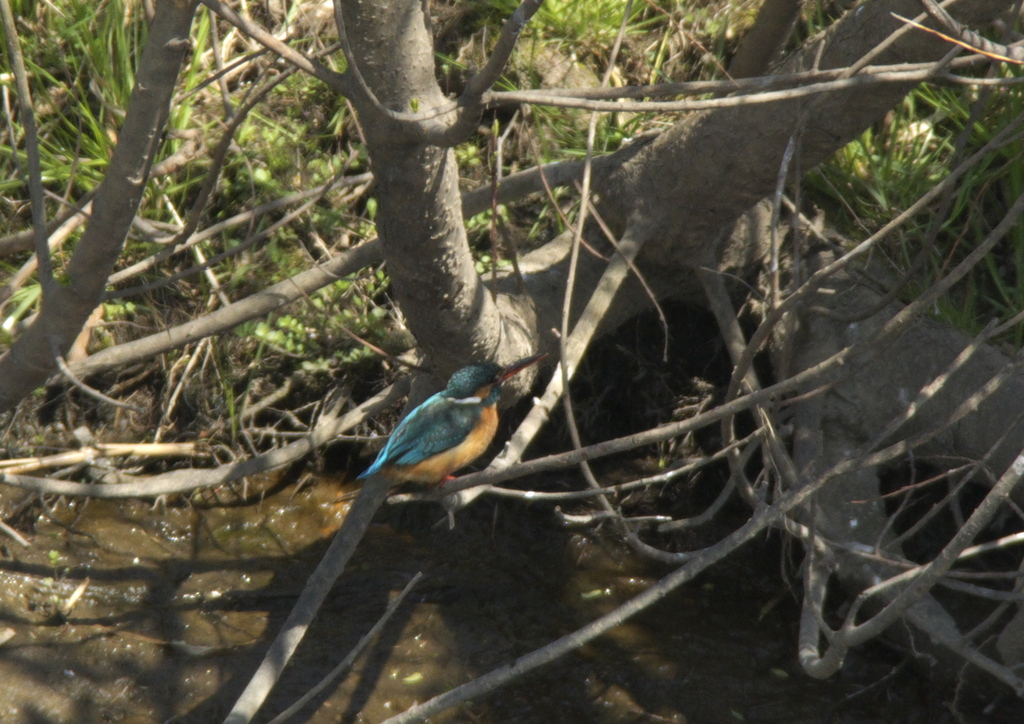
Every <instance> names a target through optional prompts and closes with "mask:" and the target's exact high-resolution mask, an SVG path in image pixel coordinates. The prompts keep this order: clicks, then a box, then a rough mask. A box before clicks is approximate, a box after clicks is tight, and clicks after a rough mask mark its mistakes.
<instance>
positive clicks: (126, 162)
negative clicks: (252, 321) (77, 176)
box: [0, 0, 196, 411]
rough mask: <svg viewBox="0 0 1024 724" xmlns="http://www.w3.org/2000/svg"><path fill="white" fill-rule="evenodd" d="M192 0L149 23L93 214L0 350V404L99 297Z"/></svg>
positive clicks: (156, 130) (48, 359)
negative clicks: (35, 310)
mask: <svg viewBox="0 0 1024 724" xmlns="http://www.w3.org/2000/svg"><path fill="white" fill-rule="evenodd" d="M195 6H196V3H195V2H194V0H162V2H160V3H158V5H157V9H156V16H155V17H154V19H153V22H152V23H151V25H150V34H149V38H148V40H147V42H146V49H145V51H144V52H143V55H142V60H141V62H140V64H139V71H138V74H137V76H136V80H135V87H134V88H133V89H132V95H131V99H130V101H129V106H128V112H127V115H126V116H125V120H124V124H123V125H122V126H121V130H120V133H119V134H118V143H117V148H116V149H115V151H114V155H113V157H112V158H111V160H110V167H109V169H108V171H107V175H106V178H105V179H104V181H103V184H102V185H101V186H100V188H99V190H98V191H97V193H96V198H95V200H94V202H93V214H92V218H91V219H90V220H89V223H88V226H87V227H86V230H85V233H84V234H83V236H82V238H81V239H80V240H79V242H78V244H77V245H76V246H75V252H74V254H73V255H72V257H71V260H70V262H69V263H68V266H67V269H66V272H65V278H63V279H58V282H59V283H58V284H57V285H56V288H55V289H54V290H53V293H52V294H46V295H44V297H43V300H42V305H41V309H40V312H39V315H38V316H37V317H36V319H35V321H34V322H33V323H32V324H31V325H30V326H29V328H28V329H27V330H25V332H24V333H23V334H22V335H21V336H20V337H18V339H17V340H16V341H15V343H14V345H13V346H12V347H11V349H10V350H9V351H8V352H7V353H6V354H4V355H3V356H2V357H0V380H2V383H0V411H2V410H6V409H9V408H11V407H13V406H14V405H15V404H17V403H18V401H20V400H21V399H22V398H23V397H25V396H26V395H27V394H29V393H30V392H31V391H32V390H34V389H35V388H37V387H39V386H40V385H42V384H43V383H44V382H45V381H46V379H47V377H49V376H50V374H52V373H53V371H54V370H55V369H56V368H57V364H56V362H55V357H56V356H57V355H61V356H63V355H65V354H66V353H67V351H68V350H69V349H70V348H71V345H72V344H73V343H74V341H75V338H76V337H77V336H78V334H79V332H81V331H82V327H83V326H84V325H85V323H86V321H87V320H88V319H89V315H91V314H92V312H93V310H94V309H95V308H96V305H98V304H99V303H100V300H101V298H102V295H103V292H104V289H105V287H106V284H107V278H108V277H109V276H110V272H111V270H113V268H114V263H115V262H116V261H117V258H118V256H119V255H120V253H121V249H122V247H123V246H124V240H125V237H126V235H127V234H128V230H129V228H130V227H131V223H132V220H133V219H134V218H135V212H136V211H137V210H138V208H139V202H140V201H141V199H142V194H143V191H144V190H145V186H146V180H147V178H148V177H149V170H150V167H151V166H152V164H153V158H154V156H155V155H156V152H157V149H158V148H159V144H160V137H161V135H162V134H163V131H164V127H165V125H166V124H167V116H168V113H169V112H170V104H171V97H172V94H173V92H174V88H175V84H176V83H177V80H178V71H179V69H180V67H181V62H182V59H183V58H184V57H185V53H186V52H188V49H189V40H188V38H189V31H190V29H191V27H192V16H193V15H194V13H195Z"/></svg>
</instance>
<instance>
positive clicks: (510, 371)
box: [498, 352, 548, 384]
mask: <svg viewBox="0 0 1024 724" xmlns="http://www.w3.org/2000/svg"><path fill="white" fill-rule="evenodd" d="M547 356H548V353H547V352H542V353H541V354H535V355H533V356H532V357H524V358H523V359H521V360H519V361H517V362H513V363H512V364H510V365H509V366H507V367H505V368H504V369H502V370H501V372H499V373H498V384H501V383H502V382H504V381H505V380H507V379H508V378H509V377H511V376H512V375H514V374H516V373H517V372H521V371H523V370H524V369H526V368H527V367H529V366H530V365H532V364H533V363H534V362H540V361H541V360H542V359H544V358H545V357H547Z"/></svg>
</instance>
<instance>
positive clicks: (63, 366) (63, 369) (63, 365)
mask: <svg viewBox="0 0 1024 724" xmlns="http://www.w3.org/2000/svg"><path fill="white" fill-rule="evenodd" d="M53 359H54V360H55V361H56V362H57V369H59V370H60V373H61V374H62V375H64V377H65V379H67V381H68V382H70V383H71V384H72V385H74V386H75V387H77V388H78V389H79V390H81V391H82V392H84V393H85V394H87V395H88V396H89V397H91V398H93V399H95V400H99V401H100V402H106V403H107V404H108V405H113V406H114V407H120V408H122V409H125V410H131V411H132V412H134V413H136V414H139V415H141V414H143V412H144V410H142V409H141V408H138V407H136V406H135V405H130V404H128V403H127V402H121V401H120V400H115V399H114V398H112V397H107V396H106V395H104V394H103V393H102V392H100V391H99V390H97V389H93V388H92V387H89V385H87V384H85V383H84V382H82V381H81V380H80V379H78V378H77V377H75V375H74V374H73V373H72V372H71V370H70V369H68V364H67V362H65V361H64V358H63V357H62V356H61V355H59V354H58V355H54V358H53Z"/></svg>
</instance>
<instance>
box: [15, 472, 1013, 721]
mask: <svg viewBox="0 0 1024 724" xmlns="http://www.w3.org/2000/svg"><path fill="white" fill-rule="evenodd" d="M262 485H263V488H262V489H260V486H258V485H253V486H251V487H250V488H249V489H248V490H247V491H243V490H242V489H241V488H240V487H239V488H238V489H237V490H236V491H235V492H234V493H232V492H221V493H220V494H219V496H215V495H213V494H210V493H207V494H204V495H198V496H195V497H194V498H193V499H192V500H190V501H187V502H184V501H181V502H178V503H176V504H171V505H168V506H157V507H155V508H152V507H150V506H149V505H147V504H143V503H134V502H129V503H108V502H100V501H92V502H88V503H86V502H83V501H74V502H72V501H63V502H60V503H58V504H57V505H55V506H54V507H53V509H52V510H51V511H49V512H48V513H46V514H43V515H40V516H39V517H38V518H37V519H36V520H35V521H34V524H33V527H34V530H33V531H32V533H31V534H30V535H29V540H30V542H31V544H32V545H31V548H28V549H25V548H21V547H19V546H17V545H15V544H14V543H13V542H9V541H8V542H6V543H5V544H4V549H3V553H4V556H3V559H2V560H0V617H2V619H3V622H4V625H5V626H7V627H9V628H10V629H11V630H12V631H13V637H12V638H11V639H10V640H9V641H8V642H7V643H6V645H4V646H3V648H0V677H2V680H3V681H4V686H3V687H2V689H0V721H3V722H5V723H7V722H10V723H11V724H20V723H21V722H25V723H26V724H29V723H35V722H51V723H53V724H57V723H60V724H63V723H65V722H67V723H69V724H70V723H71V722H107V721H111V722H125V723H131V724H150V723H156V722H168V721H174V722H196V723H198V722H214V721H218V720H219V718H220V717H222V716H223V715H224V714H225V713H226V712H227V710H228V709H229V708H230V706H231V704H232V703H233V701H234V697H235V696H236V695H237V694H238V692H239V691H240V690H241V688H242V687H243V686H244V685H245V683H246V681H247V679H248V677H249V676H250V675H251V673H252V671H253V670H254V669H255V667H256V665H257V663H258V661H259V658H260V656H262V653H263V650H264V647H265V646H266V645H267V643H268V640H269V638H270V637H271V636H272V635H273V634H274V632H275V631H276V629H277V627H278V626H279V625H280V623H281V622H282V621H283V620H284V617H285V616H286V615H287V613H288V611H289V609H290V607H291V605H292V603H293V602H294V600H295V597H296V596H297V594H298V592H299V591H300V590H301V587H302V585H303V583H304V581H305V577H306V575H308V573H309V572H310V571H311V570H312V569H313V567H314V566H315V564H316V561H317V560H318V558H319V555H320V554H321V553H322V552H323V550H324V548H325V547H326V545H327V543H328V541H329V539H330V536H331V534H332V533H333V532H334V531H335V530H336V529H337V526H338V525H339V522H340V519H341V515H342V513H343V509H344V503H339V502H338V501H337V498H338V497H339V495H340V494H341V493H342V492H344V491H345V488H343V487H342V486H340V485H339V484H338V483H337V482H336V481H332V480H329V479H320V480H316V481H307V483H306V484H305V485H303V486H301V488H300V486H299V485H298V484H295V483H290V482H288V481H278V482H276V483H272V482H270V481H264V483H263V484H262ZM243 493H244V494H245V496H246V497H245V499H244V500H243V499H242V495H243ZM780 555H781V554H780V551H779V550H778V547H777V545H776V544H775V543H774V542H772V541H760V542H759V545H758V546H757V547H749V548H748V550H746V551H744V552H743V553H742V554H741V555H740V556H737V557H735V558H734V559H732V560H731V561H729V562H727V563H726V564H725V565H723V566H720V567H716V569H715V570H714V571H713V572H712V573H710V574H708V575H706V576H705V577H703V578H701V579H700V580H699V581H698V582H697V584H696V585H693V586H690V587H686V588H684V589H683V590H681V591H679V592H678V593H677V594H676V595H674V596H673V597H672V598H671V599H669V600H667V601H665V602H663V603H662V604H661V605H660V606H658V607H657V608H655V609H654V610H652V611H650V612H648V613H646V614H645V615H643V616H642V617H640V618H638V619H636V620H634V621H633V622H631V623H629V624H627V625H625V626H622V627H620V628H618V629H616V630H615V631H614V632H613V634H612V635H610V636H607V637H604V638H602V639H599V640H598V641H597V642H596V643H595V644H593V645H591V646H588V647H587V648H585V649H584V650H583V651H581V652H580V653H579V654H577V655H575V656H572V657H570V658H568V659H566V660H564V661H562V662H560V663H558V664H555V665H553V666H550V667H548V668H546V669H543V670H541V671H540V672H538V673H536V674H534V675H533V676H531V677H529V678H528V679H526V680H525V681H523V682H521V683H519V684H517V685H515V686H512V687H509V688H507V689H505V690H503V691H501V692H499V693H498V694H496V695H494V696H492V697H490V698H489V699H487V700H485V701H480V702H476V703H473V704H471V705H467V706H464V707H462V708H460V709H458V710H455V711H453V712H449V713H448V714H447V715H446V716H444V717H441V718H439V719H438V721H451V722H461V721H473V722H538V723H540V722H551V721H565V722H631V721H636V722H647V721H652V722H657V721H667V722H680V723H681V722H700V723H704V722H708V723H714V722H728V721H747V722H808V723H810V722H844V723H851V724H852V723H854V722H856V723H860V722H913V721H925V720H927V721H930V722H943V721H952V719H951V717H950V714H949V711H948V708H947V707H948V702H950V701H951V700H952V698H953V692H951V691H930V690H929V687H928V684H927V682H926V681H925V680H924V679H922V678H921V677H920V676H919V675H918V674H917V673H915V672H913V671H912V670H910V669H909V668H908V667H903V668H901V667H900V666H899V658H898V657H895V656H893V655H891V654H888V653H885V652H882V651H881V650H876V651H874V652H869V655H867V656H865V657H858V658H857V659H855V660H852V661H851V662H850V663H849V664H848V666H847V667H846V669H844V671H843V672H842V673H841V674H840V675H839V676H838V677H835V678H834V679H832V680H829V681H825V682H815V681H811V680H809V679H808V678H807V677H805V676H804V675H803V674H802V673H801V672H800V671H799V667H798V666H797V664H796V659H795V653H794V650H795V637H796V633H795V632H796V625H797V608H796V604H795V603H794V601H795V597H794V595H793V594H792V593H791V592H790V591H789V589H788V588H787V587H786V586H785V585H784V584H783V583H780V578H779V575H778V573H779V565H780ZM418 571H422V572H423V573H424V574H425V578H424V579H423V580H422V581H421V582H420V584H419V585H418V586H417V587H416V588H415V589H414V590H413V592H412V594H411V596H410V597H409V599H408V600H407V602H406V603H405V604H404V605H403V606H402V607H401V608H400V609H399V611H398V612H397V614H396V616H395V617H394V618H393V619H392V621H391V623H390V624H389V625H388V627H387V628H386V629H385V630H384V632H383V633H382V635H381V636H380V637H379V638H378V639H377V640H376V641H375V642H374V643H373V645H372V646H371V648H370V650H369V651H368V652H367V654H365V655H364V656H363V657H361V658H360V660H359V661H358V663H357V666H356V669H355V670H354V671H353V672H352V673H351V674H350V675H349V676H348V677H346V678H345V679H344V681H342V683H340V684H339V685H336V686H333V687H330V688H329V689H328V690H327V693H325V694H324V695H323V696H322V697H321V698H320V699H319V700H318V701H317V702H316V703H315V704H314V705H311V706H310V707H308V708H307V709H306V710H304V711H303V712H302V714H301V715H300V716H299V717H298V718H297V719H296V720H297V721H306V722H317V723H319V722H338V721H346V722H379V721H382V720H384V719H386V718H387V717H388V716H390V715H393V714H395V713H398V712H400V711H402V710H403V709H405V708H407V707H408V706H410V705H411V704H413V703H414V702H416V701H423V700H424V699H426V698H428V697H430V696H432V695H434V694H437V693H440V692H443V691H445V690H447V689H449V688H451V687H453V686H456V685H458V684H460V683H463V682H465V681H467V680H468V679H470V678H471V677H473V676H476V675H479V674H482V673H485V672H486V671H489V670H490V669H492V668H494V667H496V666H498V665H500V664H502V663H506V662H508V661H509V660H511V659H513V658H514V657H516V656H518V655H520V654H523V653H526V652H527V651H529V650H531V649H533V648H535V647H537V646H539V645H542V644H544V643H546V642H548V641H550V640H551V639H553V638H556V637H558V636H561V635H563V634H566V633H569V632H570V631H572V630H574V629H576V628H577V627H579V626H580V625H582V624H583V623H585V622H587V621H589V620H591V619H592V618H593V617H595V616H597V615H599V614H601V613H603V612H605V611H607V610H609V609H611V608H612V607H614V606H616V605H618V604H619V603H621V602H622V601H624V600H626V599H628V598H629V597H630V596H632V595H635V594H636V593H637V592H638V591H640V590H642V589H643V588H644V587H645V586H647V585H649V583H651V582H653V581H654V580H656V579H657V578H658V577H659V576H660V575H662V574H663V573H664V572H665V571H664V570H662V569H658V568H657V567H652V566H650V565H647V564H641V563H639V562H637V561H636V560H635V559H634V558H632V557H631V556H630V555H629V554H628V553H626V552H625V551H624V550H623V549H622V548H620V547H619V546H618V545H616V543H615V542H614V541H613V540H605V539H603V538H601V537H600V536H597V537H594V536H592V535H587V536H583V535H578V534H575V533H571V532H569V531H567V530H565V529H564V528H563V527H561V526H560V525H559V524H558V523H557V522H556V521H555V519H554V517H553V516H552V514H551V511H550V509H548V508H546V507H542V506H534V507H528V506H523V505H519V504H513V503H509V502H501V503H492V502H487V501H484V502H482V503H481V504H479V505H477V506H476V507H475V508H473V509H470V510H469V511H466V512H464V513H462V514H460V516H459V518H458V521H457V526H456V528H455V529H454V530H449V528H448V525H447V522H446V519H445V517H444V515H443V513H442V512H441V510H440V509H439V508H437V507H434V506H432V505H426V504H418V505H414V506H403V507H390V508H388V509H386V510H384V511H382V513H381V514H380V515H379V516H378V523H376V524H375V525H374V526H373V528H372V529H371V532H370V534H369V535H368V537H367V539H366V540H365V541H364V543H363V545H362V546H361V548H360V550H359V552H358V554H357V557H356V559H355V561H354V564H353V566H351V569H350V570H349V571H348V572H346V574H345V575H344V576H343V578H342V580H341V582H340V583H339V585H338V586H337V587H336V589H335V592H334V593H333V594H332V596H331V597H330V598H329V600H328V602H327V604H326V606H325V608H324V609H323V610H322V611H321V615H320V617H319V618H318V619H317V622H316V625H315V627H314V630H313V631H311V633H310V634H309V635H308V636H307V638H306V641H305V643H304V644H303V645H302V647H301V648H300V651H299V655H298V657H297V660H296V661H295V662H293V663H292V664H291V665H290V666H289V668H288V670H287V671H286V673H285V675H284V678H283V680H282V682H281V684H280V686H279V687H278V688H277V689H276V690H275V692H274V694H273V696H272V697H271V700H270V702H269V703H268V705H267V706H266V707H265V715H264V717H263V718H262V719H261V720H262V721H266V720H267V719H269V718H270V717H271V716H273V715H274V714H275V713H276V712H279V711H280V710H282V709H283V708H285V707H286V706H288V705H289V704H290V703H291V702H292V701H294V700H295V699H296V698H298V697H299V696H301V695H302V694H303V693H305V691H307V690H308V689H309V688H310V687H311V686H312V685H313V684H314V683H316V681H318V680H319V679H320V677H322V676H323V675H324V674H325V673H326V672H328V671H329V670H330V669H331V668H333V666H334V665H335V664H336V663H337V662H338V661H339V660H340V659H341V658H343V657H344V655H345V654H346V653H347V651H348V650H349V648H350V647H351V646H352V645H354V644H355V642H356V641H357V640H358V639H359V638H360V637H361V636H362V635H363V633H364V632H365V631H366V630H368V629H369V628H370V627H371V626H372V625H373V623H374V622H375V621H376V619H377V617H378V616H379V615H380V614H381V613H382V612H383V610H384V607H385V606H386V603H387V600H388V599H389V597H390V596H394V595H395V594H396V593H397V592H398V591H399V590H401V588H402V587H403V586H404V585H405V584H406V582H408V580H409V579H410V578H411V577H412V576H413V575H415V573H416V572H418ZM793 585H799V584H798V583H793ZM77 590H80V593H79V594H76V591H77ZM75 597H77V600H74V601H72V599H73V598H75ZM962 706H963V707H964V708H965V709H968V710H969V709H970V708H971V702H962ZM968 720H970V719H968ZM985 721H1002V720H998V719H992V718H987V719H985ZM1006 721H1009V720H1006Z"/></svg>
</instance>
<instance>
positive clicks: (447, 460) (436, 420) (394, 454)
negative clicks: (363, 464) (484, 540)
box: [359, 354, 547, 483]
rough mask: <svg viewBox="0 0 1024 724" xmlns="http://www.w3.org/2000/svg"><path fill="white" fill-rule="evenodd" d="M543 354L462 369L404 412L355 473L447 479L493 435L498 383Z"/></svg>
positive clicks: (397, 479) (413, 479) (429, 480)
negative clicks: (370, 458) (501, 364)
mask: <svg viewBox="0 0 1024 724" xmlns="http://www.w3.org/2000/svg"><path fill="white" fill-rule="evenodd" d="M546 356H547V355H546V354H538V355H533V356H532V357H526V358H524V359H521V360H519V361H518V362H513V363H512V364H510V365H508V366H507V367H499V366H498V365H496V364H492V363H490V362H480V363H476V364H471V365H469V366H467V367H463V368H462V369H460V370H459V371H457V372H456V373H455V374H453V375H452V376H451V379H450V380H448V386H447V387H446V388H445V389H444V390H443V391H441V392H438V393H437V394H436V395H434V396H433V397H430V398H429V399H427V401H426V402H424V403H423V404H422V405H420V406H419V407H417V408H416V409H415V410H413V411H412V412H410V413H409V414H408V415H406V417H405V419H403V420H402V421H401V422H400V423H399V424H398V427H397V428H395V431H394V432H393V433H392V434H391V438H390V439H389V440H388V442H387V445H385V446H384V449H383V450H381V451H380V454H379V455H377V459H376V460H374V461H373V465H371V466H370V467H368V468H367V469H366V470H364V471H363V472H362V474H360V475H359V477H360V478H367V477H369V476H371V475H375V474H377V473H380V474H382V475H384V476H386V477H387V478H389V479H390V480H392V481H393V482H395V483H400V482H406V481H411V482H418V483H438V482H442V481H444V480H446V479H448V478H450V477H451V474H452V473H453V472H455V471H456V470H458V469H459V468H462V467H465V466H466V465H468V464H469V463H471V462H473V461H474V460H476V459H477V458H478V457H480V455H482V454H483V452H484V451H485V450H486V449H487V446H488V445H489V444H490V443H491V440H493V439H494V433H495V432H496V431H497V429H498V407H497V405H498V398H500V397H501V383H502V382H504V381H505V380H507V379H508V378H509V377H511V376H512V375H514V374H516V373H517V372H520V371H521V370H523V369H525V368H526V367H529V366H530V365H532V364H533V363H534V362H538V361H539V360H541V359H542V358H544V357H546Z"/></svg>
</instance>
